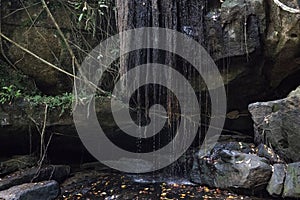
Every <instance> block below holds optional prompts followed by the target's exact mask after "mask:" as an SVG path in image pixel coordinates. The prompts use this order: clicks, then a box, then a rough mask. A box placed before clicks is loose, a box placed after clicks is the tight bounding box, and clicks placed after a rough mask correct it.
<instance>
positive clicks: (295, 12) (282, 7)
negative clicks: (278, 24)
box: [273, 0, 300, 14]
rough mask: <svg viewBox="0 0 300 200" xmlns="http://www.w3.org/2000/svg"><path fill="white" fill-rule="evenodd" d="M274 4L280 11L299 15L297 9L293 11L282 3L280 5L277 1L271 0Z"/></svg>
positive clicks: (299, 11)
mask: <svg viewBox="0 0 300 200" xmlns="http://www.w3.org/2000/svg"><path fill="white" fill-rule="evenodd" d="M273 1H274V3H275V4H276V5H277V6H278V7H280V8H281V9H282V10H285V11H287V12H289V13H294V14H299V13H300V10H299V9H295V8H291V7H289V6H287V5H285V4H283V3H281V2H280V1H279V0H273Z"/></svg>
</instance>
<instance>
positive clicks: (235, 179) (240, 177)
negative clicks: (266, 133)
mask: <svg viewBox="0 0 300 200" xmlns="http://www.w3.org/2000/svg"><path fill="white" fill-rule="evenodd" d="M271 175H272V168H271V166H270V165H269V164H268V161H267V160H266V159H265V158H261V157H258V156H256V155H253V154H246V153H241V152H238V151H234V150H220V151H218V154H217V155H216V156H214V157H211V156H210V155H207V156H204V157H199V156H198V155H197V154H196V156H195V160H194V165H193V169H192V173H191V181H192V182H195V183H199V184H202V185H208V186H210V187H216V188H223V189H230V188H240V189H253V190H254V189H260V188H261V187H262V186H264V185H267V183H268V181H269V179H270V178H271Z"/></svg>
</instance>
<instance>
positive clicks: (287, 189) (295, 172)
mask: <svg viewBox="0 0 300 200" xmlns="http://www.w3.org/2000/svg"><path fill="white" fill-rule="evenodd" d="M283 197H293V198H300V162H297V163H291V164H288V166H287V171H286V178H285V182H284V190H283Z"/></svg>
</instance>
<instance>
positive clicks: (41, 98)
mask: <svg viewBox="0 0 300 200" xmlns="http://www.w3.org/2000/svg"><path fill="white" fill-rule="evenodd" d="M25 99H26V100H27V101H28V102H29V103H30V105H31V106H39V105H48V107H49V109H50V110H51V109H61V115H62V114H63V113H64V112H65V111H66V110H71V107H72V103H73V100H74V96H73V94H72V93H64V94H62V95H57V96H46V95H40V94H36V95H33V96H30V95H27V96H26V97H25Z"/></svg>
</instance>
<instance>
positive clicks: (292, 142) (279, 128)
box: [248, 87, 300, 162]
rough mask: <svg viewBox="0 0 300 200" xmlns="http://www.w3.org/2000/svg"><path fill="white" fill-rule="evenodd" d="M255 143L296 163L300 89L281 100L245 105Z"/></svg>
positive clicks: (299, 128)
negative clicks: (249, 115)
mask: <svg viewBox="0 0 300 200" xmlns="http://www.w3.org/2000/svg"><path fill="white" fill-rule="evenodd" d="M248 108H249V111H250V113H251V115H252V119H253V121H254V129H255V135H254V137H255V138H254V139H255V142H256V143H258V144H259V143H264V144H267V145H268V146H270V147H272V148H273V149H274V151H275V152H276V153H277V154H278V155H279V156H280V157H281V158H283V159H285V160H286V161H293V162H297V161H300V154H299V149H300V143H299V141H300V121H299V118H300V87H298V88H297V90H295V91H294V92H292V93H290V94H289V96H288V97H287V98H285V99H281V100H276V101H269V102H258V103H253V104H250V105H249V107H248Z"/></svg>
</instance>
